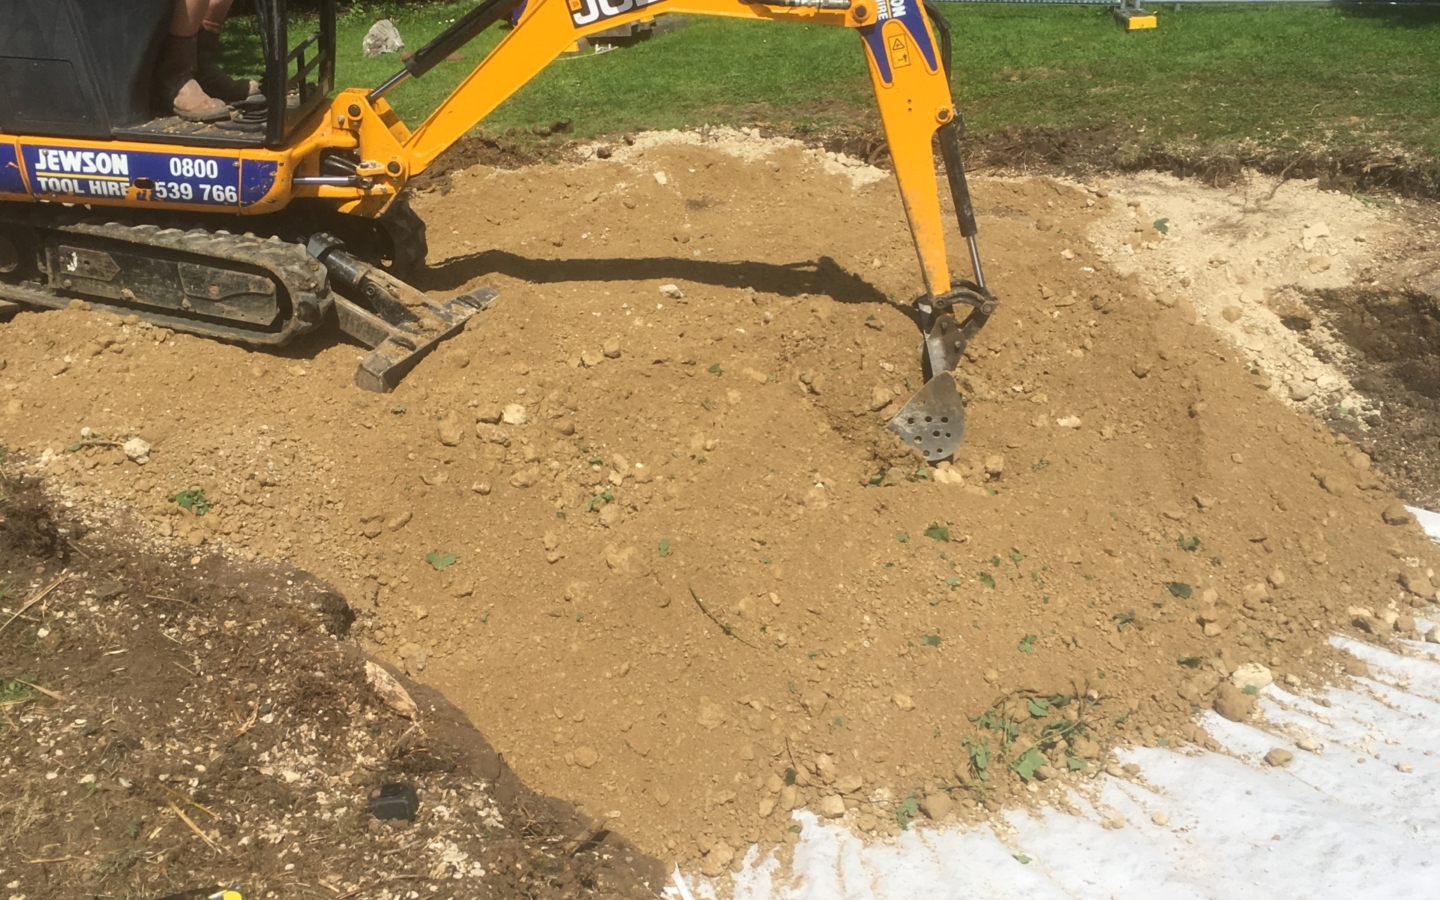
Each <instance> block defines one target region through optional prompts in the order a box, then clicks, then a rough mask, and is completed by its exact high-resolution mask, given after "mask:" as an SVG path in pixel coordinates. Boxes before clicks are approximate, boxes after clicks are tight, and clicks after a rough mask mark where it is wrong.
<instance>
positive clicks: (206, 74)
mask: <svg viewBox="0 0 1440 900" xmlns="http://www.w3.org/2000/svg"><path fill="white" fill-rule="evenodd" d="M194 2H197V3H199V4H200V5H201V6H202V7H204V14H203V19H204V21H203V22H201V24H200V33H199V35H198V36H197V38H196V40H197V48H198V50H199V55H198V61H199V70H198V72H197V73H196V76H195V78H196V80H197V81H199V82H200V86H201V87H202V88H204V89H205V93H207V94H209V95H210V96H212V97H218V98H220V99H221V100H224V101H225V102H226V103H235V102H238V101H240V100H244V99H245V98H246V97H249V96H250V95H252V94H258V93H260V83H259V82H258V81H254V80H252V79H248V78H246V79H239V80H237V79H234V78H231V77H230V76H229V75H226V74H225V70H224V69H221V68H220V64H219V62H218V61H217V60H218V58H219V56H220V30H221V29H222V28H224V27H225V17H226V16H227V15H229V13H230V4H231V3H232V2H233V0H194Z"/></svg>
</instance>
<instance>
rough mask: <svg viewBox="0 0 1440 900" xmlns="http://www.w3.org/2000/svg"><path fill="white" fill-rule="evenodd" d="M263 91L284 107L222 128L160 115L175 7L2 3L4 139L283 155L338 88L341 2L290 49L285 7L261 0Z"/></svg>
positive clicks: (324, 10)
mask: <svg viewBox="0 0 1440 900" xmlns="http://www.w3.org/2000/svg"><path fill="white" fill-rule="evenodd" d="M254 6H255V17H256V21H257V23H258V26H259V28H258V31H259V35H260V46H261V51H262V53H263V55H264V74H263V75H262V76H261V85H262V91H263V93H264V95H265V96H266V97H273V98H277V99H279V100H280V101H281V102H275V103H266V104H264V105H263V106H259V107H250V108H244V107H242V108H241V109H237V110H236V114H235V115H233V116H232V121H230V122H222V123H220V124H219V125H205V124H201V123H195V122H186V121H184V120H182V119H179V118H177V117H175V116H173V115H169V114H160V115H157V114H156V111H157V104H156V101H155V98H154V97H152V95H151V75H152V73H153V71H154V69H155V62H156V59H157V57H158V55H159V52H160V45H161V43H162V42H163V40H164V38H165V30H166V27H167V25H168V23H169V20H170V14H171V2H170V0H105V2H103V3H101V2H94V0H91V2H85V0H6V2H5V3H4V4H0V132H5V133H9V134H33V135H47V136H53V137H77V138H93V139H101V140H105V139H122V138H124V139H131V140H137V141H148V142H154V143H161V144H175V145H180V146H214V147H260V146H264V147H270V148H278V147H283V146H284V145H285V142H286V141H287V140H289V139H291V138H292V137H294V136H295V135H296V134H297V132H298V131H299V130H300V129H301V128H302V127H303V126H304V125H305V123H306V121H307V120H308V119H310V118H311V117H312V116H313V115H314V114H315V112H316V111H317V110H318V109H319V108H320V107H321V106H322V105H324V104H326V103H327V102H328V101H329V99H330V94H331V93H332V92H333V91H334V89H335V0H322V2H321V4H320V17H319V22H320V27H319V28H318V29H317V30H316V31H314V32H313V33H311V34H310V35H309V36H307V37H306V38H305V39H304V40H303V41H301V42H299V43H298V44H296V46H294V47H293V48H292V47H291V46H290V35H289V18H288V16H287V15H286V8H285V6H286V4H285V2H284V0H255V3H254Z"/></svg>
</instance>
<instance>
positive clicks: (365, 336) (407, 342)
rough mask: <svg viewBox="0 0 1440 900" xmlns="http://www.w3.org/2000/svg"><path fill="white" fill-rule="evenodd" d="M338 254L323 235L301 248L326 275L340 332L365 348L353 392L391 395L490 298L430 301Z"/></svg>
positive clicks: (481, 291) (490, 294)
mask: <svg viewBox="0 0 1440 900" xmlns="http://www.w3.org/2000/svg"><path fill="white" fill-rule="evenodd" d="M343 248H344V244H343V243H341V242H340V241H338V240H336V239H335V238H333V237H331V236H330V235H327V234H317V235H315V236H314V237H312V238H311V239H310V243H309V245H308V246H307V249H308V250H309V252H310V255H311V256H313V257H314V258H316V259H318V260H320V262H322V263H324V265H325V268H326V270H327V271H328V272H329V273H330V287H331V291H332V293H333V294H334V303H335V317H336V319H337V320H338V323H339V325H340V330H341V331H343V332H345V333H346V334H348V335H349V336H350V337H353V338H355V339H356V340H357V341H359V342H360V343H362V344H364V345H365V346H366V347H369V348H370V353H369V355H368V356H366V357H365V358H364V359H363V360H361V361H360V367H359V368H357V369H356V370H355V386H356V387H358V388H361V389H362V390H367V391H374V392H376V393H380V394H383V393H387V392H389V391H392V390H394V389H395V386H396V385H397V384H399V383H400V379H402V378H404V377H405V375H406V374H407V373H408V372H409V371H410V370H411V369H413V368H415V365H416V363H418V362H420V360H421V359H422V358H424V356H425V354H427V353H429V352H430V351H431V350H433V349H435V346H436V345H437V344H439V343H440V342H441V341H443V340H445V339H446V338H448V337H451V336H453V335H455V334H458V333H459V332H460V331H461V330H462V329H463V328H464V327H465V323H466V322H467V321H468V320H469V319H470V317H471V316H473V315H475V314H476V313H478V312H481V311H483V310H484V309H485V307H487V306H489V305H490V301H491V300H494V299H495V296H496V294H495V291H494V290H492V289H491V288H485V287H482V288H476V289H475V290H473V291H470V292H468V293H465V294H461V295H460V296H458V297H452V298H450V299H449V300H444V301H436V300H433V299H431V298H430V297H429V296H427V295H426V294H425V293H423V292H422V291H420V290H417V289H416V288H414V287H411V286H410V285H408V284H406V283H405V282H403V281H401V280H400V279H398V278H395V277H394V276H392V275H390V274H389V273H388V272H385V271H384V270H382V269H379V268H377V267H375V266H372V265H370V264H369V263H367V262H364V261H363V260H360V259H358V258H357V257H355V256H352V255H351V254H349V253H347V252H345V250H344V249H343Z"/></svg>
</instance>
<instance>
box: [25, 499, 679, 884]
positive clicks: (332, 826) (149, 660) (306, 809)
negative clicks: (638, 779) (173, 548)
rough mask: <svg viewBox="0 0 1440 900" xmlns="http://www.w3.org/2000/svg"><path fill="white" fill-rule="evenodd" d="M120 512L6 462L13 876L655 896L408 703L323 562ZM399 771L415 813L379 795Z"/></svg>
mask: <svg viewBox="0 0 1440 900" xmlns="http://www.w3.org/2000/svg"><path fill="white" fill-rule="evenodd" d="M99 524H100V525H101V527H97V528H95V529H94V530H87V528H86V526H85V525H83V524H81V523H80V522H79V521H78V520H76V519H74V518H73V517H72V516H68V515H67V516H61V517H57V516H54V515H53V514H52V512H51V511H50V510H49V509H48V508H47V507H46V505H45V503H44V502H43V500H42V499H41V498H40V497H39V491H38V490H33V489H31V490H17V484H16V483H15V482H14V481H10V480H4V481H0V571H3V572H4V573H5V574H4V576H3V578H0V597H3V605H4V606H5V607H6V611H5V614H4V616H3V618H0V623H3V624H4V625H5V626H6V628H5V634H4V643H3V644H0V760H3V769H0V834H3V837H4V843H5V847H6V860H5V862H4V863H3V864H0V865H3V866H4V867H6V869H7V871H5V872H4V878H5V881H6V882H7V884H6V888H7V893H6V896H8V897H12V898H18V897H31V898H41V897H79V896H143V897H158V896H161V895H169V894H171V893H175V892H179V891H184V890H190V889H195V888H203V887H206V886H207V885H210V884H212V883H218V884H222V885H227V886H228V885H236V886H239V887H240V888H241V889H242V890H244V892H245V895H246V896H247V897H257V898H264V897H288V896H294V895H295V894H296V893H302V894H303V893H317V892H318V888H324V889H325V890H326V891H327V893H328V894H329V895H330V896H336V895H340V896H362V895H363V896H367V897H377V898H400V897H415V896H419V894H416V893H414V892H415V891H423V892H424V893H425V894H427V895H430V894H432V892H435V891H437V890H440V891H442V893H436V894H434V895H435V896H465V897H515V896H521V895H524V896H533V897H571V896H580V895H587V896H610V897H621V896H624V897H650V896H654V895H655V893H656V892H655V890H652V889H650V888H649V887H647V882H648V884H650V885H654V886H655V887H656V888H658V886H659V884H660V883H661V881H663V879H664V871H663V870H662V869H661V867H660V866H659V864H658V862H656V861H655V860H651V859H647V858H645V857H642V856H641V855H640V854H639V853H637V852H636V851H635V850H634V848H633V847H631V846H630V845H628V844H627V843H626V842H624V841H623V840H622V839H620V838H619V836H618V835H612V834H610V833H609V832H604V831H600V830H599V828H598V827H597V825H596V823H592V822H590V821H587V820H585V819H583V818H578V817H577V816H576V815H575V814H574V811H573V809H572V808H571V807H570V806H569V805H568V804H564V803H557V802H555V801H553V800H550V799H549V798H547V797H544V796H541V795H539V794H536V793H534V792H533V791H531V790H529V789H528V788H526V787H525V786H524V785H523V784H521V783H520V781H519V780H518V779H517V778H516V777H515V775H514V773H513V772H511V771H510V770H509V769H508V767H506V766H505V765H504V763H503V762H502V761H501V760H500V759H499V758H498V757H497V756H496V755H495V753H494V752H493V751H492V750H491V749H490V747H489V746H488V745H487V744H486V743H485V741H484V739H483V738H482V737H480V735H479V734H478V733H476V732H475V731H474V730H473V728H471V726H470V724H469V723H468V722H467V721H465V719H464V717H463V716H462V715H461V714H460V713H459V712H458V711H457V710H456V709H455V708H454V707H453V706H451V705H450V704H449V703H448V702H446V701H445V700H444V699H443V698H441V697H439V696H438V695H437V694H435V692H434V691H432V690H430V689H428V688H423V687H421V686H419V685H416V684H413V683H411V684H410V685H409V691H410V692H413V699H412V706H411V707H410V711H409V712H408V713H407V715H406V716H401V715H398V714H397V713H396V711H395V710H394V709H391V708H389V707H388V706H387V704H386V703H385V702H383V701H382V698H381V697H380V696H379V695H378V694H377V692H376V691H375V690H373V689H372V687H371V685H370V684H369V683H368V682H369V681H370V680H371V678H373V677H374V676H368V675H367V669H366V666H367V663H366V661H365V660H363V659H362V658H361V655H360V654H359V653H357V652H356V651H355V650H354V648H353V647H348V646H347V645H345V644H343V643H339V642H337V641H336V639H335V637H334V636H332V635H336V634H343V632H344V630H345V628H346V627H347V625H348V618H349V617H348V610H346V608H345V605H344V602H343V601H342V600H341V599H340V598H339V597H337V596H336V595H335V594H334V593H333V592H331V591H329V590H328V589H327V588H326V587H325V586H324V585H322V584H318V583H316V582H315V581H314V580H313V579H310V578H308V577H307V576H305V575H304V574H303V573H300V572H296V571H293V570H287V569H284V568H280V567H273V566H265V567H261V566H256V565H246V564H241V565H238V566H237V565H233V564H230V563H227V562H226V561H224V560H223V559H222V558H220V557H218V556H213V555H212V556H209V557H207V558H206V560H205V562H204V563H203V564H201V565H197V566H196V567H194V568H193V569H191V570H189V571H184V569H183V566H184V562H183V560H182V559H174V558H167V557H165V556H161V555H157V554H155V553H153V552H149V551H144V550H138V549H137V548H136V547H134V546H133V545H132V544H131V543H130V542H129V541H128V540H126V539H124V538H123V537H118V536H117V535H118V534H120V533H123V531H124V529H123V527H120V528H117V527H116V525H117V523H99ZM177 570H179V574H177ZM369 665H372V666H373V665H374V664H373V663H369ZM404 690H405V689H404V688H403V687H402V688H401V691H402V692H403V691H404ZM389 782H404V783H407V784H410V785H412V786H414V787H415V788H416V789H417V791H418V795H419V799H420V805H419V807H418V815H417V818H416V821H415V822H413V823H410V822H406V821H399V820H391V821H386V822H381V821H379V820H378V819H376V818H374V817H373V816H372V815H371V813H370V812H369V810H368V808H367V800H366V797H367V793H368V792H369V791H371V790H373V789H375V788H376V787H378V786H379V785H381V784H384V783H389ZM599 824H600V825H603V824H604V823H603V822H602V823H599ZM587 838H588V840H586V839H587ZM577 839H579V840H577ZM602 842H603V843H602ZM582 845H583V846H582ZM452 890H453V891H456V892H457V893H454V894H452V893H450V891H452ZM187 896H188V895H187Z"/></svg>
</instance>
